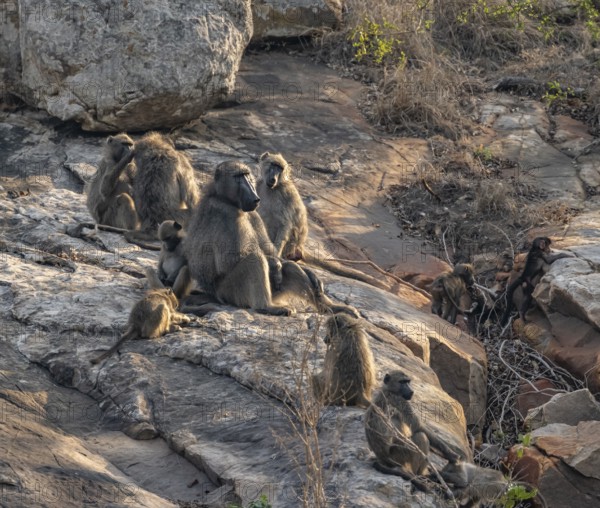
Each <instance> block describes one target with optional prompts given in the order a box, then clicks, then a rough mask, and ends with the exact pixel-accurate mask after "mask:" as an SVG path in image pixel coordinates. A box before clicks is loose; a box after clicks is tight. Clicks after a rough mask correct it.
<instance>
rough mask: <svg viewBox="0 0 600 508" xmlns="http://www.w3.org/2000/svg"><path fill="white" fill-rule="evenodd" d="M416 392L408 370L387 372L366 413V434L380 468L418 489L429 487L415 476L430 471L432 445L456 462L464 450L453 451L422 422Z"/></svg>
mask: <svg viewBox="0 0 600 508" xmlns="http://www.w3.org/2000/svg"><path fill="white" fill-rule="evenodd" d="M413 393H414V392H413V390H412V389H411V387H410V378H409V377H408V376H407V375H406V374H404V372H402V371H400V370H396V371H393V372H390V373H388V374H386V375H385V377H384V379H383V386H382V388H381V391H380V392H379V393H377V395H376V396H375V398H374V400H373V403H372V404H371V406H369V409H367V412H366V414H365V433H366V435H367V441H368V443H369V447H370V448H371V450H372V451H373V452H374V453H375V457H376V461H375V463H374V466H375V468H376V469H378V470H379V471H381V472H383V473H387V474H395V475H398V476H402V477H403V478H405V479H407V480H410V481H411V482H412V483H413V485H415V486H416V487H417V488H419V489H421V490H428V489H427V488H426V487H425V486H424V485H423V484H422V483H420V482H419V481H418V480H417V479H416V478H415V476H417V475H425V474H426V473H427V470H428V459H427V455H428V454H429V448H430V445H431V446H433V447H434V448H436V449H437V450H438V451H439V452H440V453H441V454H442V456H443V457H444V458H446V459H448V460H449V461H450V462H456V461H457V460H458V459H459V458H460V457H461V455H462V452H460V453H456V452H454V451H453V450H451V449H450V447H449V446H448V445H447V444H446V443H445V442H444V441H442V440H441V439H439V438H438V437H437V436H436V435H435V434H433V433H432V432H431V431H429V430H428V429H427V428H426V427H424V426H423V425H422V424H421V421H420V420H419V417H418V416H417V414H416V413H415V412H414V410H413V408H412V406H411V403H410V400H411V398H412V396H413Z"/></svg>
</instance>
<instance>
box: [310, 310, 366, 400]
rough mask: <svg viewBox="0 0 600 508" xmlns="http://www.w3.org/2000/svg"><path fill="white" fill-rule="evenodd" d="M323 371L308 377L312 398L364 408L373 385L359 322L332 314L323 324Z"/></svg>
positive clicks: (345, 316) (342, 315)
mask: <svg viewBox="0 0 600 508" xmlns="http://www.w3.org/2000/svg"><path fill="white" fill-rule="evenodd" d="M326 329H327V333H326V335H325V343H326V344H327V345H328V349H327V353H326V354H325V365H324V366H323V371H322V372H320V373H319V374H315V375H314V376H313V377H312V387H313V391H314V394H315V397H316V398H317V399H318V400H320V401H322V402H323V403H324V404H331V405H347V406H361V407H368V405H369V403H370V401H371V391H372V390H373V386H374V385H375V381H376V378H375V361H374V360H373V353H372V352H371V348H370V347H369V340H368V338H367V335H366V334H365V332H364V330H363V329H362V326H361V325H360V322H359V321H358V320H357V319H355V318H353V317H350V316H349V315H347V314H336V315H335V316H332V317H330V318H329V319H328V320H327V323H326Z"/></svg>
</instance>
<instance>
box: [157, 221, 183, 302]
mask: <svg viewBox="0 0 600 508" xmlns="http://www.w3.org/2000/svg"><path fill="white" fill-rule="evenodd" d="M184 238H185V232H184V231H183V226H182V225H181V224H179V222H177V221H174V220H166V221H164V222H162V223H161V225H160V226H159V228H158V239H159V240H160V241H161V248H160V256H159V257H158V269H157V275H158V279H159V280H160V281H161V282H162V284H163V285H164V286H165V287H170V288H173V292H174V293H175V296H176V297H177V298H178V299H181V298H182V297H184V296H185V295H186V294H188V293H189V291H190V287H191V280H190V276H189V271H188V268H187V259H186V257H185V255H184V253H183V239H184Z"/></svg>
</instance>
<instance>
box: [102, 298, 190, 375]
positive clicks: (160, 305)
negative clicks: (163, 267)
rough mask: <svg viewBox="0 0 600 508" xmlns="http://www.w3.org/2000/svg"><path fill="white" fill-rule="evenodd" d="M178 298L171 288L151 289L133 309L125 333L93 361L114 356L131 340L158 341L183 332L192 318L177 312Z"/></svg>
mask: <svg viewBox="0 0 600 508" xmlns="http://www.w3.org/2000/svg"><path fill="white" fill-rule="evenodd" d="M177 305H178V301H177V297H176V296H175V294H174V293H173V290H172V289H171V288H164V289H149V290H148V291H146V294H145V295H144V297H143V298H142V299H141V300H139V301H138V302H137V303H136V304H135V305H134V306H133V308H132V309H131V313H130V314H129V321H128V323H127V329H126V330H125V333H123V335H121V338H120V339H119V340H118V341H117V343H116V344H114V345H113V346H112V347H111V348H110V349H109V350H108V351H105V352H104V353H102V354H101V355H100V356H98V357H97V358H94V359H93V360H92V363H93V364H97V363H99V362H101V361H102V360H104V359H105V358H108V357H109V356H110V355H112V354H113V353H114V352H115V351H116V350H117V349H119V348H120V347H121V345H122V344H123V343H124V342H125V341H126V340H130V339H156V338H158V337H160V336H162V335H164V334H165V333H171V332H176V331H178V330H181V327H180V326H179V325H180V324H187V323H189V322H190V318H189V317H188V316H186V315H184V314H180V313H179V312H177V310H176V309H177Z"/></svg>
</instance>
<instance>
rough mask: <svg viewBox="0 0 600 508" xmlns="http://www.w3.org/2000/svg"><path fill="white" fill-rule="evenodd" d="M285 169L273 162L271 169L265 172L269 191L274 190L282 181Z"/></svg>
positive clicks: (270, 165)
mask: <svg viewBox="0 0 600 508" xmlns="http://www.w3.org/2000/svg"><path fill="white" fill-rule="evenodd" d="M282 174H283V168H282V167H281V166H280V165H279V164H275V163H274V162H271V164H269V167H268V168H267V169H266V170H265V173H264V178H265V183H266V184H267V187H268V188H269V189H274V188H275V187H277V185H278V184H279V181H280V179H281V178H282Z"/></svg>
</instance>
